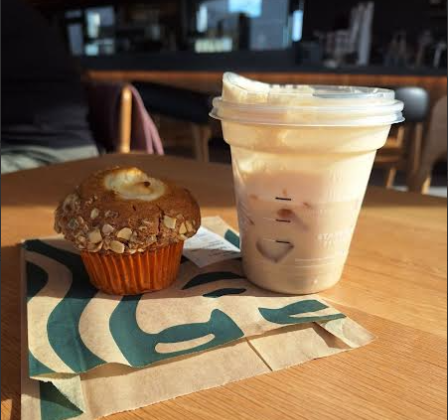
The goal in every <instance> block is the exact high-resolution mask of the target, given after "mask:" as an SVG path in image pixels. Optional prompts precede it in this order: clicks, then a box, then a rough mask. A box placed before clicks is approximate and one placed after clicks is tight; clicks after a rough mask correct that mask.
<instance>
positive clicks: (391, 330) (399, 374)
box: [1, 155, 447, 420]
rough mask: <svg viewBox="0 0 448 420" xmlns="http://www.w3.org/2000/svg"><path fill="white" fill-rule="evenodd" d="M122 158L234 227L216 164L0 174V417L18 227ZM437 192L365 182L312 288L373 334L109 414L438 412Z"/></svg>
mask: <svg viewBox="0 0 448 420" xmlns="http://www.w3.org/2000/svg"><path fill="white" fill-rule="evenodd" d="M117 164H133V165H138V166H140V167H142V168H143V169H145V170H147V171H149V172H151V173H152V174H154V175H155V176H158V177H168V178H171V179H172V180H174V181H176V182H178V183H180V184H182V185H184V186H186V187H188V188H189V189H191V191H192V192H193V193H194V195H195V196H196V197H197V198H198V200H199V202H200V204H201V207H202V212H203V215H204V216H214V215H220V216H221V217H222V218H224V219H225V220H226V221H227V222H228V223H230V224H231V225H233V226H234V227H237V224H236V211H235V207H234V197H233V186H232V175H231V170H230V167H228V166H225V165H213V164H199V163H197V162H195V161H188V160H182V159H177V158H168V157H151V156H143V155H127V156H124V155H123V156H120V155H111V156H107V157H102V158H100V159H94V160H87V161H80V162H74V163H68V164H64V165H58V166H53V167H48V168H43V169H37V170H30V171H24V172H20V173H16V174H11V175H5V176H2V179H1V184H2V189H1V197H2V253H1V393H2V406H1V407H2V408H1V414H2V419H10V418H14V419H18V418H19V414H20V331H19V329H20V328H19V325H20V324H19V322H20V310H19V308H20V307H19V304H20V295H19V291H20V287H19V284H20V281H19V248H18V245H17V244H18V243H19V241H20V240H21V239H24V238H30V237H37V236H42V235H49V234H52V227H53V210H54V208H55V206H56V203H57V201H58V199H59V198H61V197H62V196H63V195H64V194H65V193H67V192H68V191H69V190H70V189H71V188H72V187H73V185H75V184H76V183H78V182H79V181H80V180H81V179H82V178H84V177H85V176H86V175H88V174H89V173H90V172H92V171H94V170H96V169H99V168H102V167H110V166H113V165H117ZM446 289H447V202H446V200H444V199H438V198H430V197H423V196H419V195H416V194H408V193H399V192H393V191H388V190H383V189H376V188H372V189H370V190H369V191H368V194H367V198H366V202H365V205H364V208H363V211H362V214H361V216H360V220H359V223H358V228H357V231H356V234H355V238H354V242H353V246H352V250H351V254H350V257H349V260H348V263H347V267H346V270H345V272H344V275H343V280H342V282H341V283H340V284H339V285H337V286H336V287H334V288H333V289H331V290H329V291H327V292H325V293H322V297H323V298H325V299H327V300H328V301H331V303H332V304H333V305H334V306H336V307H337V308H338V309H340V310H341V311H343V312H344V313H346V314H347V315H348V316H350V317H352V318H353V319H355V320H356V321H357V322H359V323H361V324H362V325H363V326H365V327H366V328H367V329H369V330H370V331H371V332H372V333H374V334H375V335H376V336H378V339H377V340H376V341H375V342H374V343H373V344H371V345H369V346H367V347H364V348H362V349H359V350H355V351H352V352H349V353H344V354H341V355H338V356H333V357H329V358H326V359H322V360H317V361H314V362H310V363H306V364H305V365H303V366H298V367H294V368H291V369H287V370H284V371H281V372H276V373H272V374H269V375H264V376H261V377H257V378H252V379H248V380H244V381H242V382H238V383H233V384H230V385H227V386H224V387H220V388H217V389H212V390H208V391H202V392H198V393H195V394H191V395H188V396H185V397H180V398H178V399H176V400H173V401H168V402H164V403H160V404H157V405H154V406H150V407H146V408H143V409H140V410H136V411H134V412H131V413H123V414H116V415H113V416H111V417H109V418H110V419H114V420H119V419H120V420H125V419H126V420H127V419H129V420H130V419H158V420H177V419H179V420H180V419H187V420H188V419H191V420H193V419H195V420H196V419H198V420H203V419H204V420H205V419H211V420H217V419H226V420H227V419H235V420H240V419H241V420H243V419H244V420H249V419H256V420H262V419H266V420H267V419H269V420H276V419H279V420H280V419H281V420H285V419H286V420H289V419H309V420H311V419H316V420H326V419H328V420H330V419H331V420H339V419H340V420H351V419H353V420H371V419H378V420H380V419H381V420H384V419H393V420H412V419H415V420H431V419H443V418H446V413H447V401H446V392H447V388H446V386H447V382H446V379H447V378H446V362H447V359H446V357H447V342H446V327H447V325H446V323H447V316H446V304H447V298H446Z"/></svg>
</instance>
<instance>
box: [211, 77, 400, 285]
mask: <svg viewBox="0 0 448 420" xmlns="http://www.w3.org/2000/svg"><path fill="white" fill-rule="evenodd" d="M402 110H403V104H402V103H401V102H399V101H396V100H395V95H394V92H393V91H389V90H386V89H375V88H357V87H331V86H276V85H268V84H264V83H259V82H254V81H251V80H248V79H245V78H243V77H241V76H238V75H235V74H232V73H227V74H226V75H225V76H224V90H223V96H222V98H217V99H215V101H214V110H213V112H212V116H214V117H215V118H218V119H220V120H221V121H222V127H223V133H224V138H225V140H226V141H227V142H228V143H229V144H230V145H231V151H232V165H233V172H234V179H235V190H236V199H237V209H238V218H239V228H240V234H241V250H242V256H243V265H244V270H245V272H246V275H247V277H248V278H249V279H250V280H251V281H252V282H254V283H255V284H257V285H259V286H261V287H263V288H265V289H268V290H272V291H277V292H282V293H290V294H309V293H315V292H319V291H322V290H325V289H328V288H329V287H331V286H333V285H334V284H336V283H337V282H338V281H339V280H340V278H341V274H342V271H343V268H344V264H345V261H346V259H347V256H348V252H349V248H350V243H351V240H352V236H353V232H354V230H355V227H356V222H357V219H358V215H359V212H360V209H361V205H362V202H363V198H364V194H365V191H366V187H367V183H368V180H369V176H370V173H371V170H372V165H373V162H374V159H375V155H376V152H377V150H378V149H379V148H381V147H382V146H383V145H384V144H385V142H386V140H387V136H388V133H389V131H390V127H391V125H392V124H394V123H397V122H400V121H402V120H403V118H402Z"/></svg>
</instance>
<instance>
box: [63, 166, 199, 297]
mask: <svg viewBox="0 0 448 420" xmlns="http://www.w3.org/2000/svg"><path fill="white" fill-rule="evenodd" d="M200 223H201V216H200V210H199V206H198V204H197V202H196V200H195V199H194V198H193V196H192V195H191V194H190V192H189V191H188V190H186V189H184V188H180V187H177V186H175V185H173V184H172V183H170V182H167V181H162V180H159V179H155V178H151V177H150V176H148V175H147V174H146V173H144V172H143V171H142V170H140V169H138V168H133V167H127V168H113V169H108V170H103V171H100V172H97V173H95V174H93V175H91V176H90V177H88V178H87V179H86V180H85V181H84V182H82V183H81V185H79V186H78V187H77V188H76V189H75V191H74V192H73V193H71V194H69V195H68V196H67V197H66V198H65V199H64V200H63V201H62V202H61V203H60V205H59V206H58V208H57V209H56V213H55V230H56V232H58V233H62V234H63V235H64V236H65V238H66V239H67V240H69V241H70V242H72V243H73V244H74V245H75V246H76V247H77V248H78V249H79V250H80V252H81V257H82V260H83V262H84V265H85V267H86V270H87V273H88V274H89V277H90V280H91V282H92V284H93V285H94V286H95V287H97V288H98V289H99V290H101V291H104V292H106V293H109V294H114V295H136V294H141V293H146V292H151V291H156V290H161V289H165V288H167V287H169V286H170V285H171V284H172V283H173V282H174V280H175V279H176V277H177V274H178V271H179V267H180V260H181V257H182V250H183V244H184V241H185V240H187V239H188V238H190V237H192V236H193V235H194V234H195V233H196V232H197V230H198V229H199V227H200Z"/></svg>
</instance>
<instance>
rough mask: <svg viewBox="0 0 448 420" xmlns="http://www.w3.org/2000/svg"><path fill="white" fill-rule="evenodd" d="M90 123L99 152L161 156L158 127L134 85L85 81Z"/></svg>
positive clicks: (161, 148) (161, 149)
mask: <svg viewBox="0 0 448 420" xmlns="http://www.w3.org/2000/svg"><path fill="white" fill-rule="evenodd" d="M85 86H86V90H87V95H88V101H89V108H90V123H91V127H92V131H93V134H94V137H95V140H96V141H97V144H98V146H99V148H100V149H102V150H103V151H105V152H119V153H129V152H130V151H131V149H132V150H140V151H145V152H147V153H158V154H163V146H162V142H161V140H160V136H159V134H158V132H157V128H156V126H155V124H154V122H153V120H152V119H151V117H150V116H149V114H148V113H147V111H146V109H145V107H144V104H143V100H142V98H141V96H140V94H139V92H138V91H137V90H136V89H135V87H134V86H132V85H131V84H128V83H120V82H103V81H102V82H96V81H85Z"/></svg>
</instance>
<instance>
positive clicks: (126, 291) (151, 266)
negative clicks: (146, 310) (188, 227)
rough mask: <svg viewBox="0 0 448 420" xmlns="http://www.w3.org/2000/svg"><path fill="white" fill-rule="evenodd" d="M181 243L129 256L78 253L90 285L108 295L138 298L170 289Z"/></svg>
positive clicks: (175, 272)
mask: <svg viewBox="0 0 448 420" xmlns="http://www.w3.org/2000/svg"><path fill="white" fill-rule="evenodd" d="M183 247H184V243H183V242H178V243H175V244H172V245H168V246H166V247H163V248H160V249H157V250H155V251H146V252H143V253H137V254H133V255H127V254H112V253H111V254H101V253H93V252H82V253H81V257H82V260H83V261H84V265H85V267H86V270H87V273H88V274H89V277H90V281H91V283H92V284H93V285H94V286H95V287H96V288H97V289H99V290H101V291H103V292H105V293H108V294H111V295H122V296H124V295H139V294H141V293H146V292H155V291H157V290H162V289H166V288H167V287H169V286H171V285H172V284H173V283H174V281H175V280H176V277H177V275H178V273H179V267H180V261H181V258H182V250H183Z"/></svg>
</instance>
